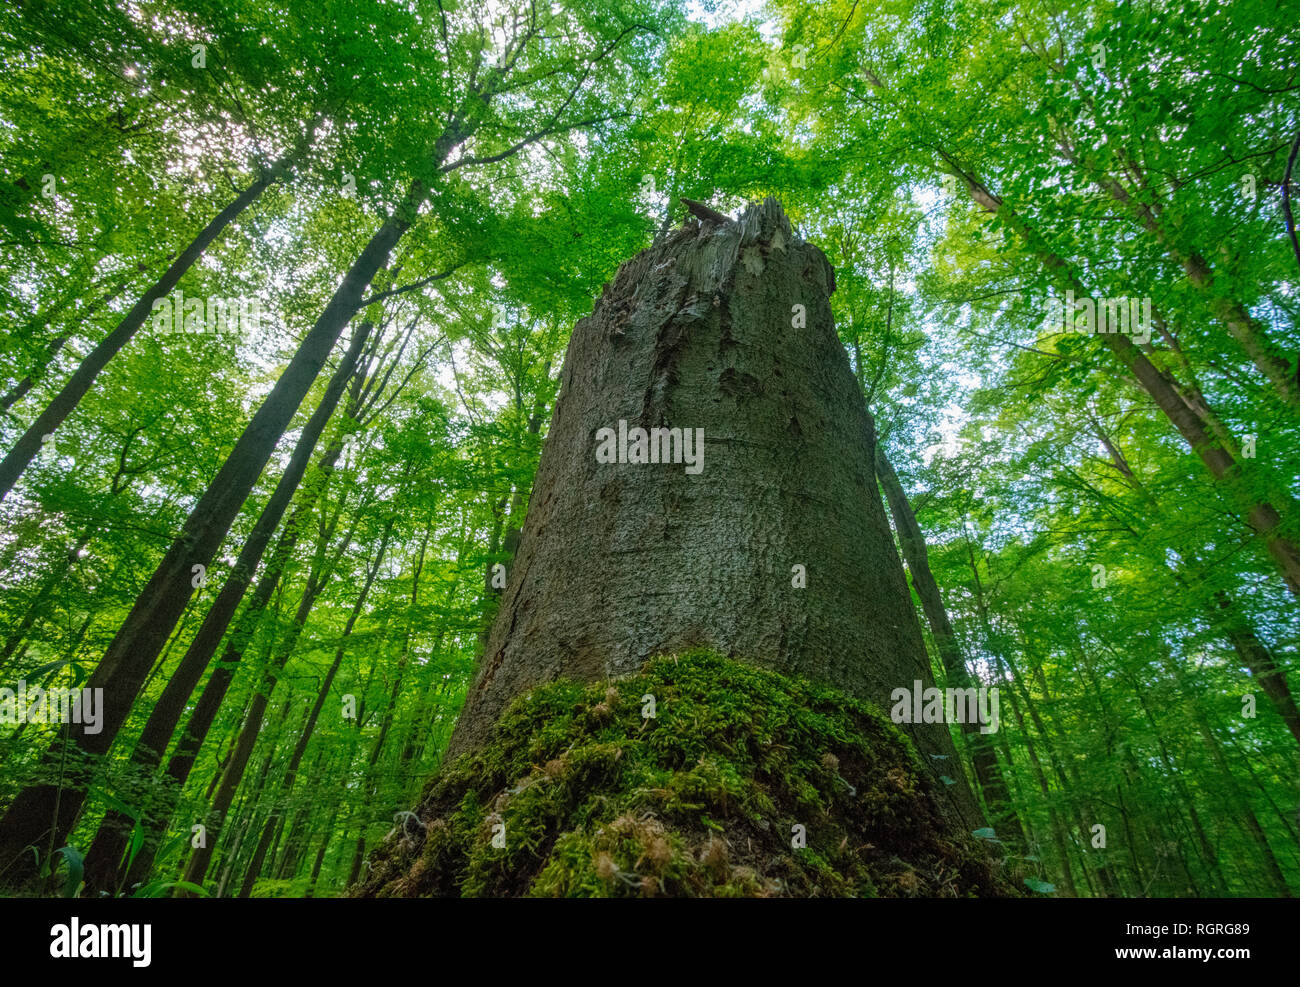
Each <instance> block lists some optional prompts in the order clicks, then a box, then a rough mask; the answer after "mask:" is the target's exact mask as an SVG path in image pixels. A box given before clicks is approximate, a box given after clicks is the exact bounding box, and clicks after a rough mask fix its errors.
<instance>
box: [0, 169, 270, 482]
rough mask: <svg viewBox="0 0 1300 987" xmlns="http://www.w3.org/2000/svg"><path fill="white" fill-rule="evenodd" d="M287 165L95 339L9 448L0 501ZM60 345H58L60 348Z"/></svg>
mask: <svg viewBox="0 0 1300 987" xmlns="http://www.w3.org/2000/svg"><path fill="white" fill-rule="evenodd" d="M287 167H288V161H287V160H282V161H279V162H277V163H276V164H275V166H273V167H271V168H268V169H267V170H266V171H264V172H263V173H262V174H261V175H260V176H259V177H258V179H257V181H255V182H253V184H251V185H250V186H248V188H246V189H245V190H244V191H243V192H241V193H240V194H239V195H238V196H236V197H235V199H234V201H233V202H231V203H230V204H229V205H228V206H226V208H225V209H223V210H221V212H219V213H217V215H216V216H215V217H213V219H212V221H211V222H209V223H208V225H207V226H205V227H203V229H202V230H200V231H199V234H198V236H196V237H195V238H194V239H193V240H191V241H190V245H189V246H188V247H186V248H185V249H184V250H183V251H181V254H180V256H178V257H177V258H176V259H175V260H174V261H172V263H171V266H170V267H168V268H167V270H166V271H164V272H163V275H162V277H160V278H159V279H158V280H157V281H155V282H154V283H153V285H152V286H151V287H150V288H149V290H148V291H146V292H145V293H144V294H143V295H141V296H140V300H139V301H138V302H136V303H135V305H134V306H133V307H132V308H131V311H129V312H127V313H126V315H125V316H123V317H122V321H121V322H119V323H118V324H117V327H116V328H115V329H114V330H113V331H112V332H110V333H109V334H108V335H107V336H105V337H104V338H103V339H101V340H100V341H99V344H98V345H97V346H95V348H94V349H92V350H91V351H90V352H89V353H88V354H86V357H85V359H83V360H82V361H81V363H80V365H79V366H78V367H77V369H76V372H75V373H73V375H72V377H71V378H69V380H68V382H67V383H66V384H64V385H63V388H62V389H61V390H60V391H59V393H58V394H56V395H55V396H54V397H53V398H51V399H50V403H49V404H47V405H46V406H45V410H44V411H42V412H41V413H40V414H39V415H37V417H36V421H34V422H32V424H31V426H30V427H29V428H28V429H27V431H26V432H24V433H23V435H22V438H20V439H19V440H18V442H17V444H16V445H15V446H14V447H13V448H12V449H11V450H9V454H8V455H7V456H5V458H4V459H3V461H0V500H4V498H5V496H6V495H7V494H8V493H9V491H10V490H12V489H13V485H14V484H15V483H17V482H18V477H20V476H21V475H22V473H23V470H25V469H26V468H27V464H28V463H30V462H31V461H32V460H33V459H34V458H35V457H36V454H37V453H38V452H40V451H41V442H42V441H43V440H44V438H45V436H47V435H49V434H51V433H53V432H54V430H55V429H56V428H58V427H59V426H60V425H61V424H63V420H64V419H65V418H67V417H68V415H70V414H72V412H73V411H74V410H75V409H76V407H77V405H78V404H79V403H80V402H81V399H82V398H83V397H85V396H86V392H87V391H89V390H90V386H91V385H92V384H93V383H94V382H95V378H96V377H98V376H99V372H100V371H101V370H103V369H104V367H106V366H107V365H108V361H109V360H111V359H113V357H114V356H116V355H117V353H118V351H119V350H120V349H121V348H122V347H123V346H125V345H126V344H127V343H128V342H130V341H131V337H132V336H134V335H135V334H136V333H137V332H138V331H139V330H140V327H141V326H143V325H144V323H145V320H146V319H148V318H149V317H150V316H151V315H152V314H153V303H154V302H155V301H156V300H157V299H159V298H164V297H166V295H167V293H168V292H169V291H171V290H172V289H173V288H175V287H176V285H177V283H178V282H179V281H180V279H181V276H182V275H183V274H185V272H186V271H188V270H189V269H190V268H191V267H193V266H194V264H195V262H196V261H197V260H198V259H199V258H200V257H202V256H203V252H204V251H205V250H207V249H208V247H209V246H210V245H211V243H212V241H213V240H215V239H216V238H217V237H218V236H220V235H221V233H222V231H223V230H225V228H226V227H227V226H229V225H230V224H231V223H232V222H234V221H235V219H237V218H238V217H239V215H240V214H241V213H242V212H243V211H244V210H245V209H247V208H248V207H249V206H250V205H252V204H253V202H255V201H256V200H257V197H258V196H260V195H261V194H262V193H263V192H264V191H266V189H267V187H268V186H270V185H271V184H272V183H274V182H275V181H277V180H278V179H279V178H280V176H281V175H282V174H284V171H285V169H286V168H287ZM60 345H62V344H60Z"/></svg>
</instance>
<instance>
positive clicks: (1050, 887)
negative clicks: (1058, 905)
mask: <svg viewBox="0 0 1300 987" xmlns="http://www.w3.org/2000/svg"><path fill="white" fill-rule="evenodd" d="M1025 886H1026V887H1027V888H1029V890H1030V891H1037V892H1038V893H1039V894H1052V893H1054V892H1055V891H1056V885H1055V884H1048V883H1047V882H1046V881H1040V880H1039V879H1038V878H1036V877H1027V878H1025Z"/></svg>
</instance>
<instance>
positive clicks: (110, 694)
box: [0, 147, 450, 876]
mask: <svg viewBox="0 0 1300 987" xmlns="http://www.w3.org/2000/svg"><path fill="white" fill-rule="evenodd" d="M447 150H450V147H448V148H447ZM446 153H447V151H443V155H444V156H445V154H446ZM438 160H441V158H439V159H438ZM423 188H424V187H423V185H421V184H420V183H418V182H417V183H415V185H414V187H413V189H412V191H410V192H409V193H408V194H407V196H406V197H405V199H404V200H403V202H402V204H401V206H400V207H399V209H398V210H397V211H396V212H395V213H394V215H393V216H391V217H390V218H389V219H388V220H387V221H385V222H384V224H383V225H382V226H381V227H380V229H379V232H378V233H376V234H375V235H374V237H372V238H371V240H370V242H369V243H368V244H366V247H365V249H363V250H362V251H361V254H360V256H359V257H358V258H357V259H356V261H354V262H353V264H352V266H351V268H350V269H349V270H348V272H347V274H346V275H345V276H344V277H343V280H342V283H341V284H340V285H339V287H338V288H337V289H336V290H335V292H334V295H333V296H332V297H331V298H330V301H329V303H328V304H327V305H326V306H325V309H324V311H323V312H322V313H321V314H320V316H319V318H317V320H316V323H315V324H314V325H313V326H312V328H311V330H310V331H309V332H308V333H307V335H306V337H305V338H304V339H303V341H302V343H301V344H300V345H299V347H298V350H297V352H296V353H294V355H293V358H292V359H291V360H290V361H289V364H288V366H287V367H286V368H285V370H284V373H283V374H281V375H280V379H279V380H277V381H276V383H275V386H274V387H273V388H272V389H271V393H270V394H269V395H268V396H267V398H266V400H265V401H263V403H262V406H261V407H260V408H259V409H258V410H257V413H256V414H255V415H254V416H253V419H252V421H250V422H249V423H248V426H247V427H246V428H245V429H244V432H243V434H242V435H241V436H240V437H239V441H238V442H236V443H235V447H234V449H233V450H231V453H230V455H229V456H228V457H227V458H226V461H225V463H224V464H223V465H222V467H221V469H220V470H219V471H218V472H217V475H216V477H215V478H214V479H213V481H212V483H211V485H210V486H209V487H208V489H207V492H206V493H204V495H203V497H202V498H201V499H200V500H199V502H198V504H197V505H196V506H195V507H194V510H193V511H192V512H191V513H190V516H189V518H188V519H187V520H186V522H185V525H184V527H183V528H182V530H181V534H180V536H179V537H178V538H177V539H176V540H175V541H174V542H173V543H172V546H171V548H170V549H169V550H168V552H167V554H166V556H165V557H164V558H163V560H162V562H160V563H159V565H158V568H157V569H156V570H155V571H154V574H153V577H152V578H151V579H150V580H149V583H148V585H146V586H145V588H144V590H143V591H142V592H141V593H140V596H139V597H138V598H137V600H136V602H135V606H134V607H133V608H132V610H131V613H130V614H129V615H128V616H127V618H126V620H125V621H124V622H123V624H122V626H121V628H120V629H119V630H118V633H117V635H116V636H115V637H114V638H113V641H112V643H111V644H109V646H108V650H107V652H106V653H105V655H104V657H103V659H102V660H101V661H100V663H99V665H98V666H97V667H96V669H95V671H94V673H93V674H92V675H91V676H90V679H89V681H88V682H87V683H86V686H87V687H88V688H92V689H93V688H102V689H103V690H104V691H103V693H102V695H103V697H104V703H103V717H102V725H101V729H100V730H99V732H98V733H95V734H88V733H86V732H85V731H84V730H80V729H77V730H74V731H73V732H72V738H73V741H74V743H75V745H76V747H77V748H78V749H79V750H80V751H81V752H82V753H84V754H87V755H92V756H93V755H102V754H104V753H105V752H106V751H107V750H108V748H109V747H110V746H111V745H112V743H113V740H114V738H115V737H116V736H117V732H118V730H120V729H121V727H122V724H123V723H125V722H126V718H127V715H128V714H129V713H130V711H131V707H132V705H133V704H134V702H135V699H136V696H137V695H138V694H139V689H140V684H141V682H142V681H143V680H144V676H145V675H146V674H147V673H148V671H149V668H150V667H151V666H152V665H153V660H154V658H156V657H157V655H158V652H159V650H160V649H161V648H162V646H163V644H164V642H165V641H166V639H167V636H168V634H170V632H171V630H172V628H173V627H175V625H176V620H177V619H178V618H179V617H180V615H181V613H182V611H183V610H184V609H185V605H186V603H187V602H188V600H189V598H190V594H191V593H192V592H193V587H192V585H191V570H192V567H193V566H195V565H204V566H206V565H207V564H208V563H210V562H211V561H212V557H213V555H215V554H216V552H217V550H218V549H219V548H220V546H221V542H222V540H223V539H224V538H225V536H226V533H227V532H228V531H229V530H230V525H231V523H232V522H233V521H234V519H235V517H236V516H237V515H238V513H239V510H240V508H241V507H242V506H243V504H244V501H245V499H246V498H247V497H248V494H249V492H250V491H251V490H252V489H253V485H254V484H255V483H256V482H257V478H258V476H260V475H261V472H262V469H263V467H265V466H266V463H267V460H269V459H270V458H271V454H272V453H273V452H274V451H275V446H276V443H278V442H279V440H280V437H281V436H282V435H283V434H284V430H285V428H286V427H287V426H288V424H289V422H290V420H292V418H293V415H294V413H295V412H296V411H297V410H298V406H299V404H301V402H302V399H303V397H305V396H306V394H307V391H308V390H309V389H310V387H311V385H312V382H313V381H315V379H316V376H317V374H319V373H320V369H321V367H322V366H323V365H324V363H325V360H326V359H327V358H328V357H329V354H330V351H331V350H332V349H333V348H334V344H335V342H336V341H337V340H338V337H339V334H340V333H341V332H342V330H343V327H344V326H345V325H346V324H347V323H348V321H349V320H350V319H351V318H352V316H353V315H354V314H355V313H356V311H357V310H358V309H359V308H360V307H361V302H362V301H363V300H364V293H365V290H366V288H367V286H369V284H370V282H371V280H372V279H373V278H374V276H375V273H376V272H377V271H378V270H379V268H380V267H382V266H384V265H385V264H386V263H387V262H388V256H389V254H390V253H391V251H392V249H393V247H394V246H395V245H396V244H397V242H398V240H399V239H400V238H401V236H402V234H403V233H405V232H406V230H407V229H409V228H410V225H411V222H413V221H414V216H415V213H416V211H417V209H418V207H419V204H420V203H421V202H422V201H423V200H424V198H425V195H426V193H425V191H423ZM56 759H57V754H55V753H54V752H53V750H52V751H51V752H50V754H49V755H47V761H49V762H50V763H51V764H53V763H54V761H55V760H56ZM85 794H86V793H85V787H84V786H81V785H75V786H70V787H69V788H68V790H67V791H64V792H61V791H60V787H59V786H57V785H51V784H49V783H42V784H38V785H34V786H32V787H29V788H26V789H24V790H23V791H22V792H21V793H19V795H18V797H17V798H16V799H15V800H14V802H13V804H12V805H11V806H10V807H9V811H8V812H6V813H5V815H4V818H3V819H0V861H9V860H17V858H19V857H22V858H24V859H23V861H21V862H17V863H15V865H14V867H15V870H18V869H19V868H22V870H19V872H18V874H17V875H15V876H21V875H25V874H28V873H30V872H31V870H32V869H33V868H34V864H33V863H32V858H31V855H30V854H27V853H25V852H24V848H25V847H27V846H29V845H31V844H33V843H35V842H37V841H39V840H41V839H43V838H45V837H46V836H47V835H49V834H53V837H54V839H55V841H56V842H57V841H58V840H60V839H61V838H63V837H64V836H66V834H67V833H68V831H69V830H71V828H72V825H73V823H74V822H75V820H76V817H77V814H78V812H79V811H80V809H81V805H82V802H83V801H84V800H85ZM56 810H57V811H56Z"/></svg>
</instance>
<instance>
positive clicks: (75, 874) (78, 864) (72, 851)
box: [54, 846, 86, 898]
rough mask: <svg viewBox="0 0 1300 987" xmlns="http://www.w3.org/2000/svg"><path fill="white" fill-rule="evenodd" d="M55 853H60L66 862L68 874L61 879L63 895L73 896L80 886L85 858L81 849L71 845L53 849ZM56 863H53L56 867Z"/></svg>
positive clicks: (66, 896)
mask: <svg viewBox="0 0 1300 987" xmlns="http://www.w3.org/2000/svg"><path fill="white" fill-rule="evenodd" d="M54 852H55V854H56V855H57V854H62V855H63V859H64V860H66V861H67V862H68V876H67V877H66V878H64V881H63V897H65V898H75V897H76V896H77V888H79V887H81V876H82V874H84V873H85V869H86V867H85V864H86V858H85V857H83V856H82V855H81V851H80V850H78V849H77V848H76V847H73V846H64V847H59V849H57V850H55V851H54ZM57 866H58V865H57V864H56V865H55V867H56V869H57Z"/></svg>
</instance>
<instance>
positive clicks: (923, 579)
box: [876, 446, 1025, 847]
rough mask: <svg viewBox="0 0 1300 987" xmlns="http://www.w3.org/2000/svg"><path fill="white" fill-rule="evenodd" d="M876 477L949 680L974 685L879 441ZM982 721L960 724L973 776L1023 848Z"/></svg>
mask: <svg viewBox="0 0 1300 987" xmlns="http://www.w3.org/2000/svg"><path fill="white" fill-rule="evenodd" d="M876 476H877V478H878V479H879V480H880V486H881V488H882V489H883V490H884V493H885V500H886V501H887V502H888V504H889V512H890V514H891V515H892V516H893V519H894V530H895V532H897V534H898V544H899V546H900V547H901V548H902V550H903V559H904V561H905V562H907V570H908V572H909V573H911V576H912V585H913V586H914V587H915V588H916V595H917V596H918V597H919V598H920V600H921V610H922V612H923V613H924V614H925V619H926V621H927V623H929V625H930V633H931V636H932V637H933V638H934V646H935V650H936V651H937V652H938V653H939V660H940V661H941V662H942V664H943V668H944V673H945V674H946V676H947V679H948V685H949V686H950V687H952V688H957V689H968V688H971V687H972V686H974V684H975V683H974V682H973V681H972V679H971V675H970V672H969V670H968V669H967V668H966V660H965V659H964V658H963V657H962V654H961V648H960V647H959V645H958V643H957V635H956V633H955V632H954V631H953V628H952V621H951V620H949V618H948V609H947V607H945V606H944V605H943V597H942V595H941V594H940V592H939V584H938V583H937V582H935V578H934V573H933V572H932V571H931V569H930V557H929V552H928V550H927V549H926V544H925V535H924V534H923V533H922V531H921V526H920V525H919V524H918V523H917V521H916V515H915V514H914V513H913V512H912V505H911V504H910V503H909V502H908V499H907V494H906V493H905V492H904V490H903V485H902V483H900V482H899V480H898V474H897V473H895V472H894V467H893V465H892V464H891V463H890V462H889V458H888V457H887V456H886V455H885V451H884V448H883V447H880V446H877V447H876ZM982 725H983V724H982V722H973V721H972V722H967V721H963V722H962V724H961V731H962V734H963V736H964V737H965V738H966V745H967V747H968V748H969V750H970V755H971V762H972V764H973V766H974V768H975V777H976V779H977V780H978V782H979V787H980V790H981V791H982V792H983V794H984V798H985V801H986V802H987V804H988V811H989V815H990V816H991V817H992V819H991V820H990V821H992V822H993V823H994V825H995V826H997V825H999V824H1001V823H1002V822H1005V823H1006V824H1007V825H1008V826H1009V827H1010V829H1011V831H1012V835H1013V836H1014V837H1015V838H1016V839H1017V840H1018V841H1019V845H1020V846H1022V847H1023V846H1025V831H1024V828H1023V827H1022V826H1021V825H1020V819H1019V817H1018V816H1017V815H1016V812H1015V810H1014V809H1013V808H1011V806H1010V804H1009V799H1008V797H1007V786H1006V782H1005V781H1004V780H1003V778H1002V771H1001V769H1000V768H999V767H998V756H997V751H996V750H995V749H994V747H993V742H992V737H991V736H990V735H988V734H986V733H982V732H981V730H980V727H981V726H982Z"/></svg>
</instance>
